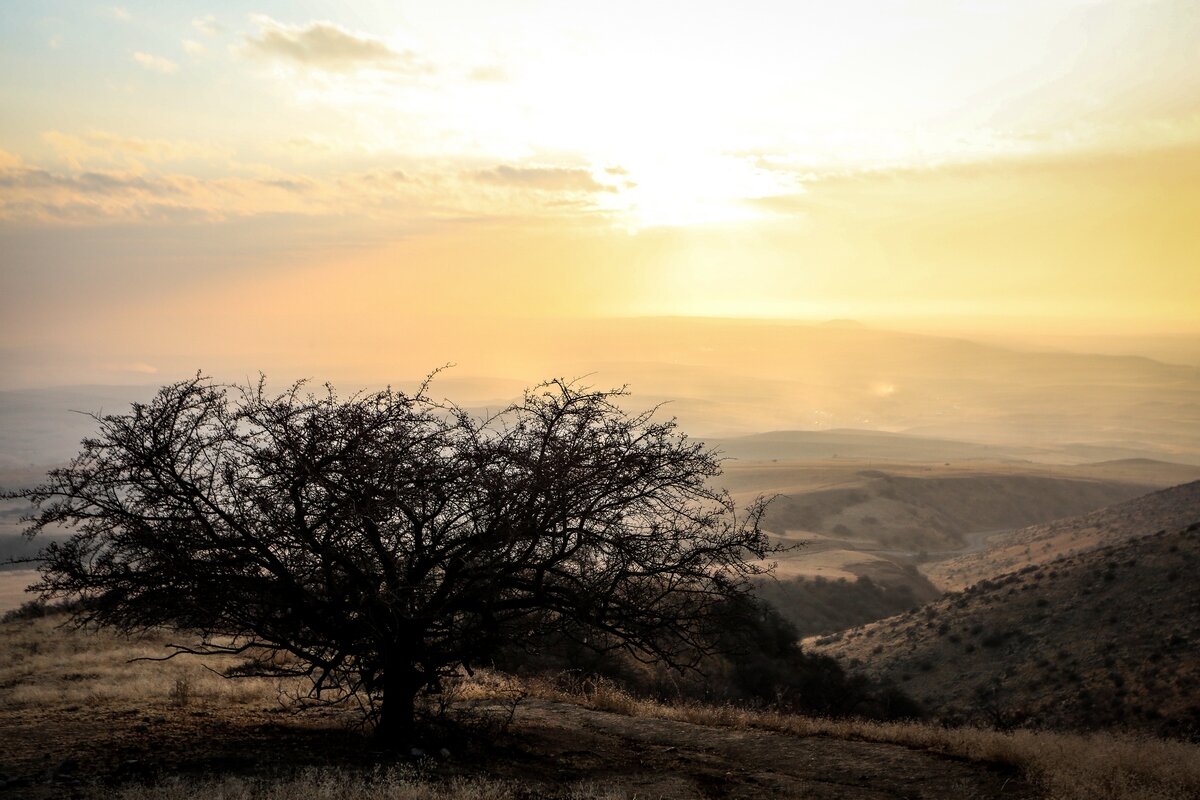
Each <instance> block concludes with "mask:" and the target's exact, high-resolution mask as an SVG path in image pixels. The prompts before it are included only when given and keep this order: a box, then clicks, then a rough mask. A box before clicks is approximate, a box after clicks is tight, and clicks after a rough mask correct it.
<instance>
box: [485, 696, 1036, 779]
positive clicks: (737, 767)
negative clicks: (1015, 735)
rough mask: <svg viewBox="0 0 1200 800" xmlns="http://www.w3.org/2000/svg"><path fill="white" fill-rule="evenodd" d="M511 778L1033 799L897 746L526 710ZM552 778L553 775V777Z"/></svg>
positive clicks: (986, 774)
mask: <svg viewBox="0 0 1200 800" xmlns="http://www.w3.org/2000/svg"><path fill="white" fill-rule="evenodd" d="M511 735H512V736H513V737H514V739H515V741H516V742H518V743H520V748H521V749H522V750H524V751H526V752H532V753H538V754H539V758H538V761H537V762H536V763H531V762H530V761H529V760H528V759H523V758H522V757H521V756H520V754H519V753H514V754H513V758H512V759H511V761H510V762H509V763H510V764H511V765H512V766H511V769H513V771H514V772H513V774H514V775H523V776H524V777H526V778H528V776H529V775H530V774H531V773H530V770H536V772H534V773H533V774H537V772H540V773H541V774H542V775H544V776H545V777H546V778H552V779H553V780H554V781H555V782H558V781H566V782H569V781H580V780H585V781H586V780H592V781H595V782H596V783H597V784H604V785H607V786H611V787H612V788H613V789H615V790H618V792H619V794H620V796H625V797H633V796H636V797H639V798H663V800H674V799H675V798H680V799H681V800H682V798H751V797H754V798H763V797H771V798H791V797H795V798H801V797H802V798H814V799H816V798H849V799H850V800H857V799H859V798H861V800H876V799H879V800H882V799H883V798H905V799H906V800H907V799H910V798H911V799H912V800H917V798H930V799H932V798H1032V797H1036V793H1035V792H1034V791H1033V790H1032V788H1031V787H1030V786H1029V785H1028V784H1027V783H1025V782H1024V781H1022V780H1020V779H1019V778H1018V777H1017V776H1015V775H1014V774H1013V773H1012V772H1011V771H1008V770H1003V769H1000V768H991V767H989V766H986V765H980V764H974V763H970V762H965V761H962V760H958V759H951V758H948V757H945V756H940V755H937V754H934V753H930V752H925V751H919V750H913V749H910V748H905V747H899V746H896V745H884V744H874V743H869V742H854V741H843V740H838V739H831V738H827V737H815V736H814V737H798V736H790V735H786V734H777V733H770V732H766V731H753V730H730V729H724V728H710V727H705V726H702V725H692V724H689V723H685V722H672V721H668V720H657V719H646V718H633V717H626V716H621V715H618V714H610V713H606V712H602V711H592V710H590V709H586V708H581V707H578V706H572V705H566V704H561V703H549V702H545V701H528V702H527V704H526V705H523V706H522V708H521V710H520V712H519V714H518V716H517V720H516V723H515V725H514V728H513V730H512V734H511ZM547 773H549V774H547Z"/></svg>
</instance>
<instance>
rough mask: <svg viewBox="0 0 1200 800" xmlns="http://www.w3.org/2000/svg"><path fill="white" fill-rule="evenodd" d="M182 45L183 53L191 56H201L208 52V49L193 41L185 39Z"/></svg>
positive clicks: (181, 42)
mask: <svg viewBox="0 0 1200 800" xmlns="http://www.w3.org/2000/svg"><path fill="white" fill-rule="evenodd" d="M180 45H181V46H182V47H183V52H185V53H187V54H188V55H189V56H201V55H204V54H205V53H206V52H208V48H207V47H205V46H204V45H203V44H201V43H200V42H197V41H195V40H193V39H183V40H181V41H180Z"/></svg>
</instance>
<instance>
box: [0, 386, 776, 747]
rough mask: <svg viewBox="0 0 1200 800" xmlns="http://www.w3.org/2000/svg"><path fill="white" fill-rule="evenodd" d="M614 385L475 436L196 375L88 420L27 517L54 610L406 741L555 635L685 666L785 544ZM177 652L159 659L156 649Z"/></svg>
mask: <svg viewBox="0 0 1200 800" xmlns="http://www.w3.org/2000/svg"><path fill="white" fill-rule="evenodd" d="M624 394H625V392H624V390H618V391H592V390H590V389H587V388H583V387H580V386H578V385H576V384H573V383H567V382H563V381H552V382H549V383H546V384H543V385H541V386H538V387H536V388H535V389H533V390H530V391H527V392H526V393H525V396H524V399H523V400H522V401H521V402H518V403H516V404H514V405H512V406H511V407H509V408H507V409H505V410H504V411H502V412H500V413H498V414H496V415H493V416H490V417H486V418H476V417H473V416H472V415H470V414H469V413H467V412H466V411H464V410H463V409H461V408H459V407H457V406H455V405H453V404H448V403H438V402H434V401H433V400H431V399H430V397H429V395H428V381H426V383H425V384H424V385H422V387H421V388H420V390H419V391H418V392H417V393H416V394H414V395H407V394H404V393H402V392H396V391H392V390H391V389H388V390H385V391H381V392H377V393H373V394H358V395H354V396H351V397H349V398H344V399H343V398H339V397H338V396H337V395H336V394H335V393H334V391H333V389H332V388H330V387H328V386H326V387H325V391H324V392H323V393H319V394H313V393H311V392H309V390H308V389H307V388H306V386H305V384H304V383H298V384H295V385H293V386H292V387H291V388H290V389H288V390H287V391H285V392H283V393H282V394H277V395H273V394H270V393H268V391H267V390H266V388H265V385H264V381H263V380H262V379H260V380H259V382H258V383H257V384H256V385H250V386H245V387H234V386H225V385H220V384H216V383H214V382H212V381H211V380H209V379H207V378H204V377H201V376H197V377H196V378H195V379H192V380H189V381H184V382H181V383H176V384H173V385H170V386H166V387H164V388H163V389H161V390H160V391H159V392H158V394H157V396H156V397H155V398H154V399H153V400H152V401H150V402H149V403H146V404H135V405H133V407H132V409H131V411H130V413H128V414H124V415H110V416H96V417H95V419H96V421H97V423H98V425H99V433H98V434H97V435H96V436H95V437H94V438H90V439H86V440H84V441H83V443H82V449H81V451H80V453H79V454H78V455H77V456H76V457H75V459H74V461H73V462H72V463H71V464H70V465H69V466H66V467H63V468H60V469H55V470H53V471H51V472H50V473H49V475H48V479H47V481H46V483H44V484H43V485H41V486H39V487H37V488H35V489H30V490H24V491H20V492H16V493H13V494H12V495H10V496H13V497H24V498H27V499H29V500H30V501H32V502H33V504H34V505H35V508H36V513H35V514H34V516H33V517H31V519H30V525H29V528H28V530H27V533H28V535H30V536H33V535H35V534H37V533H38V532H39V531H41V530H43V529H45V528H47V527H58V526H66V527H69V528H73V531H74V532H73V533H72V535H71V536H70V538H69V539H67V540H66V541H65V542H63V543H61V544H60V543H52V544H50V545H49V546H48V547H47V548H46V549H45V550H44V551H43V556H44V559H45V561H44V564H43V566H42V572H41V575H42V577H41V582H40V583H39V584H38V585H37V587H36V588H37V589H39V590H40V591H41V592H42V593H43V596H45V597H46V598H53V597H66V596H71V597H79V598H81V600H82V603H81V604H80V606H79V609H80V610H79V612H78V614H79V619H80V620H81V621H89V622H96V623H100V624H104V625H109V626H115V627H116V628H118V629H121V630H125V631H135V630H138V629H145V628H148V627H152V626H168V627H170V628H173V629H176V630H177V631H179V632H180V634H181V636H183V637H184V638H187V639H188V641H187V642H186V643H181V644H177V645H171V647H172V648H174V649H173V651H172V653H171V655H176V654H180V653H192V654H202V655H203V654H231V653H232V654H240V655H241V656H244V657H245V658H246V659H247V661H246V662H245V663H244V664H242V665H241V666H239V667H237V668H235V669H233V670H230V671H229V674H230V675H238V674H242V675H249V674H257V675H262V674H274V675H303V676H306V677H308V678H310V679H311V681H312V691H311V693H310V695H309V696H310V697H311V698H312V699H314V700H317V701H320V700H322V699H324V700H327V701H329V700H333V701H346V700H356V701H358V702H360V703H362V705H363V709H364V712H365V713H366V714H367V716H368V718H369V719H371V720H372V721H374V723H375V725H376V731H377V733H378V734H379V735H380V736H382V737H384V738H385V739H390V740H392V741H394V742H396V743H402V742H403V740H404V739H406V738H407V737H408V735H409V734H410V732H411V726H412V723H413V709H414V700H415V697H416V696H417V695H418V693H419V692H420V691H421V690H422V689H426V688H430V687H436V686H437V683H438V679H439V677H441V676H444V675H445V674H447V673H448V672H449V671H452V670H455V669H457V668H458V667H459V666H465V667H466V668H467V669H470V667H471V665H472V664H478V663H480V662H481V661H484V660H485V659H487V658H488V657H489V654H491V653H492V652H494V651H495V650H496V648H497V647H498V646H499V645H500V644H502V643H507V644H511V643H512V642H513V641H535V640H537V639H538V638H539V637H542V636H545V635H549V634H556V635H567V636H577V637H580V638H582V639H583V640H584V641H585V642H587V643H589V644H591V645H592V646H597V647H619V648H623V649H625V650H627V651H629V652H630V653H632V654H634V655H635V656H637V657H639V658H642V659H645V660H648V661H658V662H662V663H665V664H667V665H669V666H671V667H674V668H678V669H681V670H685V669H688V668H689V667H694V666H695V665H696V664H697V663H698V661H699V659H700V658H701V657H702V656H703V655H704V654H706V653H708V652H710V651H711V650H712V648H713V647H714V646H715V641H714V636H713V634H712V631H713V628H712V626H711V625H707V624H706V619H707V617H708V616H709V615H710V614H711V613H713V612H716V611H717V610H719V609H720V608H721V607H722V603H724V602H726V601H727V600H728V599H729V598H736V597H742V596H745V595H746V594H747V592H748V591H749V588H750V587H749V583H748V578H749V577H750V576H753V575H756V574H760V573H762V572H764V571H765V570H764V568H763V567H762V565H761V564H762V561H761V560H762V559H763V558H765V557H767V556H768V555H769V554H770V553H771V552H772V551H773V548H772V546H771V545H770V543H769V542H768V540H767V538H766V536H765V534H764V533H763V531H762V530H761V528H760V521H761V518H762V514H763V511H764V508H765V502H764V501H762V500H761V499H760V500H759V501H756V502H754V503H753V504H751V505H750V506H749V507H748V508H746V509H745V510H744V511H741V512H739V511H738V510H737V509H736V508H735V506H734V503H733V502H732V501H731V499H730V498H729V496H728V495H727V494H726V493H724V492H722V491H719V490H716V489H714V488H712V485H711V480H712V479H713V478H714V477H715V476H717V475H718V474H719V472H720V464H719V459H718V458H717V457H716V455H715V454H714V453H713V452H711V451H710V450H708V449H706V448H705V447H704V446H703V445H701V444H699V443H696V442H693V441H690V440H689V439H688V438H687V437H686V436H684V435H682V434H680V433H678V432H677V430H676V425H675V422H674V420H671V421H665V422H658V421H655V420H654V419H653V412H652V411H651V412H645V413H640V414H628V413H626V412H625V411H623V410H622V409H621V408H620V407H619V406H618V405H617V401H618V400H619V399H620V398H621V397H622V396H623V395H624ZM167 657H170V656H167Z"/></svg>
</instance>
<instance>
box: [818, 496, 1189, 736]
mask: <svg viewBox="0 0 1200 800" xmlns="http://www.w3.org/2000/svg"><path fill="white" fill-rule="evenodd" d="M1126 505H1128V504H1126ZM1134 507H1135V508H1139V507H1143V506H1142V505H1138V504H1134ZM1191 512H1192V513H1191V518H1192V520H1193V521H1192V522H1191V523H1189V524H1188V525H1187V527H1184V528H1176V529H1173V530H1163V529H1162V528H1161V527H1160V524H1161V522H1162V519H1163V518H1158V519H1157V520H1155V521H1154V522H1153V523H1152V524H1151V530H1150V531H1149V533H1148V535H1143V536H1137V537H1136V538H1133V539H1132V540H1127V541H1122V542H1119V543H1116V544H1109V545H1107V546H1104V545H1100V546H1093V547H1092V548H1091V549H1089V550H1088V551H1086V552H1082V553H1076V554H1074V555H1064V556H1060V557H1058V558H1055V559H1052V560H1049V561H1046V562H1043V563H1037V564H1030V565H1027V566H1025V567H1023V568H1022V569H1020V570H1017V571H1013V572H1008V573H1006V574H1003V575H999V576H996V577H993V578H990V579H985V580H983V581H980V582H979V583H976V584H974V585H973V586H971V587H970V588H968V589H966V590H964V591H961V592H953V593H950V594H947V595H945V596H943V597H942V598H941V599H939V600H936V601H934V602H932V603H929V604H927V605H925V606H923V607H922V608H920V609H918V610H916V611H912V612H909V613H905V614H901V615H899V616H895V617H890V618H888V619H884V620H880V621H877V622H874V623H872V624H870V625H866V626H863V627H860V628H855V629H852V630H849V631H845V632H842V633H840V634H833V635H831V636H827V637H823V638H820V639H816V640H809V641H808V642H807V645H808V646H809V647H811V648H813V649H815V650H817V651H819V652H822V653H825V654H828V655H832V656H834V657H836V658H838V659H839V660H841V661H843V663H846V664H848V665H850V666H851V667H852V668H855V669H857V670H860V671H862V672H865V673H867V674H869V675H871V676H873V677H875V678H881V679H884V680H893V681H895V682H896V683H897V684H898V685H899V686H900V687H901V688H902V689H903V690H904V691H906V692H908V693H910V694H911V695H912V696H913V697H915V698H916V699H917V700H918V701H919V702H921V703H923V704H924V705H925V706H926V708H928V709H929V710H931V711H933V712H934V713H936V714H937V715H938V716H939V717H940V718H942V719H944V720H947V721H950V722H984V723H987V724H993V725H1001V726H1012V725H1034V726H1039V727H1040V726H1044V727H1053V728H1068V729H1122V728H1128V729H1133V730H1142V731H1148V732H1154V733H1159V734H1166V735H1172V736H1180V737H1189V738H1196V737H1197V736H1198V735H1200V691H1198V690H1197V687H1198V686H1200V589H1198V588H1197V584H1196V582H1195V580H1194V575H1195V574H1196V571H1197V569H1200V506H1192V508H1191ZM1110 513H1112V512H1110ZM1087 519H1088V518H1087V517H1085V518H1084V519H1083V520H1077V521H1076V522H1075V526H1076V529H1078V530H1081V531H1085V530H1087V527H1088V523H1087V522H1086V520H1087ZM1150 519H1151V518H1149V517H1143V521H1147V522H1149V521H1150ZM1069 527H1070V526H1068V524H1067V523H1062V524H1060V525H1059V528H1058V529H1059V530H1060V531H1062V532H1063V535H1066V533H1065V532H1066V531H1067V530H1068V529H1069ZM1155 531H1157V532H1155ZM1081 535H1082V533H1081Z"/></svg>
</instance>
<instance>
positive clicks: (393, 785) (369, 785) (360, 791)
mask: <svg viewBox="0 0 1200 800" xmlns="http://www.w3.org/2000/svg"><path fill="white" fill-rule="evenodd" d="M61 619H62V618H61V617H58V618H48V619H38V620H31V621H23V622H16V623H6V624H5V625H4V626H3V639H4V643H5V649H4V656H5V657H4V658H0V687H3V688H4V690H5V691H4V700H5V704H6V706H7V708H8V709H16V708H22V707H25V708H32V709H37V710H41V711H44V712H45V713H56V711H57V710H65V709H66V708H67V707H69V706H71V705H80V706H84V707H88V706H93V707H94V706H100V705H105V704H108V705H111V706H115V707H120V706H133V707H142V708H145V707H148V706H159V707H162V708H168V707H170V706H173V705H175V706H177V705H183V704H186V705H187V706H188V707H189V708H196V707H199V708H204V707H208V708H213V709H216V708H221V709H228V708H230V707H237V706H240V705H245V704H253V705H256V706H262V705H275V704H277V703H278V701H279V699H280V689H281V687H280V686H279V685H278V684H277V683H276V682H274V681H268V680H261V679H248V680H240V681H227V680H224V679H221V678H219V677H218V676H216V675H214V674H212V673H211V672H209V671H207V670H205V669H204V668H203V667H201V666H200V665H199V664H197V663H194V662H188V661H170V662H165V663H160V662H135V663H132V664H129V663H126V662H127V660H128V659H130V658H136V657H140V656H146V655H160V654H161V653H162V652H163V647H162V646H163V644H164V643H165V642H166V639H165V638H163V637H159V636H151V637H148V638H144V639H141V640H137V641H131V640H128V639H124V638H121V637H118V636H113V635H110V634H107V633H104V632H92V633H89V634H88V635H86V636H85V635H79V634H78V633H71V632H69V631H63V630H58V629H57V626H59V625H60V624H61ZM448 689H449V692H450V697H449V700H451V701H459V702H463V703H470V702H472V701H480V700H486V701H489V702H490V703H493V704H494V703H496V702H499V703H500V704H501V707H502V708H504V707H506V706H511V707H512V708H514V709H515V710H516V713H517V718H518V720H519V719H520V714H521V712H520V707H519V703H520V701H521V699H523V698H524V697H527V696H529V697H537V698H542V699H548V700H557V701H567V702H572V703H576V704H579V705H582V706H585V707H589V708H592V709H596V710H601V711H609V712H615V713H619V714H624V715H627V716H632V717H643V718H659V719H668V720H675V721H680V722H688V723H694V724H698V725H706V726H712V727H724V728H734V729H759V730H766V731H774V732H779V733H784V734H791V735H797V736H828V737H832V738H837V739H848V740H863V741H870V742H877V743H883V744H896V745H902V746H907V747H912V748H916V749H921V750H929V751H933V752H938V753H944V754H947V755H951V756H957V757H961V758H966V759H970V760H973V761H978V762H990V763H1000V764H1007V765H1011V766H1014V767H1016V768H1018V769H1020V770H1021V771H1022V772H1023V773H1024V774H1025V775H1026V776H1027V777H1028V778H1029V779H1030V780H1031V781H1032V782H1034V783H1035V784H1036V785H1038V786H1039V787H1040V788H1041V790H1042V791H1043V792H1044V796H1045V797H1046V798H1048V800H1084V799H1085V798H1086V799H1087V800H1092V799H1093V798H1111V800H1183V799H1184V798H1194V797H1200V747H1197V746H1196V745H1191V744H1185V743H1181V742H1171V741H1163V740H1155V739H1150V738H1136V737H1129V736H1118V735H1112V734H1094V735H1071V734H1060V733H1048V732H1038V731H1030V730H1017V731H1013V732H1004V733H1001V732H996V731H991V730H984V729H977V728H941V727H937V726H934V725H928V724H920V723H872V722H866V721H860V720H830V719H821V718H813V717H799V716H792V715H785V714H779V713H773V712H769V711H761V710H760V711H754V710H749V709H745V708H740V707H735V706H706V705H701V704H698V703H681V704H662V703H657V702H653V701H650V700H646V699H643V698H638V697H635V696H633V695H630V694H629V693H627V692H625V691H623V690H622V689H621V688H620V687H618V686H616V685H614V684H612V683H611V682H608V681H605V680H602V679H598V680H580V679H573V680H559V681H551V680H548V679H546V680H521V681H518V680H516V679H513V678H511V677H508V676H505V675H501V674H496V673H490V672H480V673H478V674H477V675H476V676H475V677H473V678H470V679H466V678H464V679H462V680H460V681H457V682H454V683H452V684H451V685H450V686H449V687H448ZM434 702H436V699H435V700H434ZM531 796H533V795H532V794H531V789H530V787H529V786H527V785H524V784H523V783H519V782H518V783H514V782H511V781H495V780H485V779H477V778H472V779H454V780H449V781H440V782H439V781H438V780H434V779H432V778H427V777H425V776H422V775H421V774H420V773H419V772H416V771H412V770H408V771H405V770H390V771H389V770H384V771H375V772H370V771H364V770H361V769H359V770H356V769H352V768H344V769H325V770H310V771H306V772H301V773H298V774H297V773H293V774H285V775H281V776H278V777H273V778H272V777H268V778H263V777H234V776H218V777H214V778H212V779H209V780H198V779H196V778H194V777H192V778H188V779H186V780H185V779H180V780H174V779H172V780H168V781H166V782H162V783H157V784H151V785H149V786H137V785H129V786H126V787H124V788H121V789H119V790H114V791H113V792H110V793H109V794H108V795H107V797H109V798H112V799H113V800H141V799H142V798H150V797H155V798H166V800H171V798H183V797H198V798H221V800H240V799H241V798H251V797H253V798H265V799H266V800H272V799H273V798H285V797H286V798H292V797H305V798H328V800H338V799H340V798H347V799H348V798H352V797H353V798H364V799H365V800H372V799H373V798H381V799H382V798H396V799H397V800H409V799H410V798H411V799H412V800H426V799H428V800H457V799H458V798H482V799H483V800H487V799H488V798H497V799H498V800H499V799H501V798H504V799H507V798H514V800H523V798H527V797H531ZM568 796H571V797H573V798H578V800H606V798H612V797H616V796H621V795H614V794H613V793H612V789H611V788H610V787H596V786H591V785H587V784H580V785H578V786H575V787H573V788H572V789H571V790H570V792H568Z"/></svg>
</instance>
